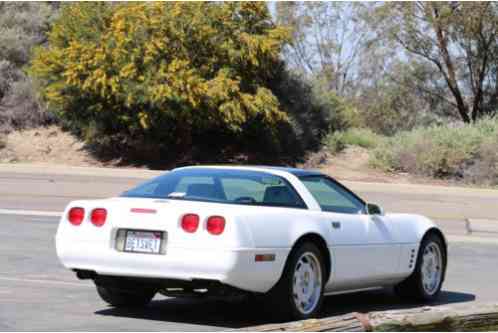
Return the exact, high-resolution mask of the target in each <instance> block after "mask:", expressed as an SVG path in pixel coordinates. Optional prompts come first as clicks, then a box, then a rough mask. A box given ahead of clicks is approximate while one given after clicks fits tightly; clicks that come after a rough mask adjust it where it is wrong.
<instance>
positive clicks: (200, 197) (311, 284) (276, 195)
mask: <svg viewBox="0 0 498 333" xmlns="http://www.w3.org/2000/svg"><path fill="white" fill-rule="evenodd" d="M56 247H57V255H58V257H59V258H60V260H61V262H62V263H63V265H64V266H65V267H67V268H69V269H72V270H73V271H75V272H76V274H77V276H78V278H81V279H92V280H93V281H94V282H95V284H96V286H97V291H98V294H99V295H100V296H101V297H102V299H103V300H105V301H106V302H108V303H109V304H110V305H112V306H137V305H144V304H147V303H148V302H149V301H150V300H151V299H152V298H153V297H154V295H155V294H156V293H157V292H159V293H162V294H164V295H167V296H181V295H192V294H196V295H216V296H231V295H238V294H241V293H243V294H253V295H265V297H266V296H268V297H267V298H265V299H266V303H267V304H268V303H269V304H273V305H275V306H273V307H272V309H273V310H275V311H278V312H279V314H280V315H285V316H286V317H287V318H294V319H304V318H309V317H312V316H314V315H316V313H317V311H318V310H319V308H320V306H321V303H322V300H323V296H324V295H325V294H330V293H337V292H347V291H356V290H358V289H367V288H374V287H383V286H394V287H395V290H396V291H397V293H399V294H400V295H401V296H406V297H412V298H414V299H417V300H421V301H428V300H432V299H433V298H435V297H436V296H437V295H438V293H439V292H440V290H441V285H442V283H443V280H444V277H445V270H446V262H447V246H446V241H445V238H444V236H443V234H442V232H441V230H440V229H439V228H438V227H437V226H436V225H435V224H434V223H433V222H431V221H430V220H429V219H427V218H425V217H423V216H418V215H409V214H384V212H383V210H382V209H381V208H380V207H379V206H377V205H374V204H368V203H366V202H365V201H363V200H362V199H361V198H359V197H358V196H357V195H355V194H354V193H353V192H351V191H350V190H348V189H347V188H346V187H344V186H343V185H341V184H340V183H338V182H337V181H335V180H334V179H332V178H330V177H328V176H326V175H324V174H322V173H319V172H316V171H308V170H301V169H292V168H276V167H228V166H208V167H185V168H179V169H175V170H173V171H171V172H168V173H165V174H163V175H161V176H159V177H157V178H154V179H152V180H150V181H148V182H146V183H144V184H142V185H139V186H138V187H136V188H134V189H132V190H129V191H127V192H125V193H123V194H122V195H121V196H120V197H116V198H110V199H105V200H82V201H73V202H71V203H70V204H69V205H68V207H67V208H66V210H65V212H64V215H63V216H62V218H61V221H60V224H59V227H58V230H57V235H56Z"/></svg>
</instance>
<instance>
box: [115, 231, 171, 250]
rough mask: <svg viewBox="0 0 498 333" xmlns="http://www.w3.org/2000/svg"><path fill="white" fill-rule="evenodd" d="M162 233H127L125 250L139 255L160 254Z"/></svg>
mask: <svg viewBox="0 0 498 333" xmlns="http://www.w3.org/2000/svg"><path fill="white" fill-rule="evenodd" d="M161 238H162V233H161V232H159V231H131V230H128V231H127V232H126V239H125V245H124V250H125V251H126V252H138V253H160V251H161Z"/></svg>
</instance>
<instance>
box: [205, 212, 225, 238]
mask: <svg viewBox="0 0 498 333" xmlns="http://www.w3.org/2000/svg"><path fill="white" fill-rule="evenodd" d="M206 229H207V231H208V232H209V233H210V234H212V235H220V234H221V233H223V230H225V218H224V217H223V216H211V217H210V218H208V220H207V225H206Z"/></svg>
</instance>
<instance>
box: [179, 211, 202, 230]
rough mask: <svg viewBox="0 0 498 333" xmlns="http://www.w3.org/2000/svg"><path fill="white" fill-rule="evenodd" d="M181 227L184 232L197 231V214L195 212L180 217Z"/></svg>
mask: <svg viewBox="0 0 498 333" xmlns="http://www.w3.org/2000/svg"><path fill="white" fill-rule="evenodd" d="M181 225H182V229H183V230H185V232H188V233H193V232H196V231H197V228H198V227H199V215H197V214H185V215H183V217H182V223H181Z"/></svg>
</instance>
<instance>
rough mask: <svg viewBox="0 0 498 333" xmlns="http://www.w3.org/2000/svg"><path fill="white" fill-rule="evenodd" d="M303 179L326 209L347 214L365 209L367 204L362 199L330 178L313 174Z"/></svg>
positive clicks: (321, 205) (323, 208)
mask: <svg viewBox="0 0 498 333" xmlns="http://www.w3.org/2000/svg"><path fill="white" fill-rule="evenodd" d="M301 181H302V182H303V184H304V186H306V188H307V189H308V191H310V192H311V194H312V195H313V197H314V198H315V200H316V201H317V202H318V204H319V205H320V207H321V208H322V210H324V211H327V212H334V213H345V214H359V213H362V212H363V211H364V208H365V204H364V203H363V202H362V201H361V200H359V199H358V198H356V197H355V196H354V195H353V194H351V193H350V192H349V191H348V190H346V189H344V188H343V187H342V186H340V185H338V184H336V183H335V182H333V181H331V180H330V179H328V178H325V177H321V176H311V177H303V178H301Z"/></svg>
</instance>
